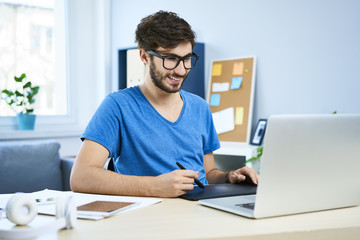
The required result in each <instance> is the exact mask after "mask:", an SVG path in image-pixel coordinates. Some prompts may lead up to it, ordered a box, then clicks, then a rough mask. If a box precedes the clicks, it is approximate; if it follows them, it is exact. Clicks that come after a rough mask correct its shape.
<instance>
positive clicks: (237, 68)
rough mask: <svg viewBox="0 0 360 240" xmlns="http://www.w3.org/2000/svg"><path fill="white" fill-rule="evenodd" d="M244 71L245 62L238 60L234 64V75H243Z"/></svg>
mask: <svg viewBox="0 0 360 240" xmlns="http://www.w3.org/2000/svg"><path fill="white" fill-rule="evenodd" d="M243 72H244V63H243V62H236V63H234V66H233V75H242V74H243Z"/></svg>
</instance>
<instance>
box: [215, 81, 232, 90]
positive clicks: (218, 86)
mask: <svg viewBox="0 0 360 240" xmlns="http://www.w3.org/2000/svg"><path fill="white" fill-rule="evenodd" d="M229 87H230V83H228V82H224V83H213V85H212V92H226V91H229Z"/></svg>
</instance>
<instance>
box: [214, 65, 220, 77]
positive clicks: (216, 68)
mask: <svg viewBox="0 0 360 240" xmlns="http://www.w3.org/2000/svg"><path fill="white" fill-rule="evenodd" d="M221 71H222V64H221V63H215V64H214V65H213V67H212V76H214V77H216V76H221Z"/></svg>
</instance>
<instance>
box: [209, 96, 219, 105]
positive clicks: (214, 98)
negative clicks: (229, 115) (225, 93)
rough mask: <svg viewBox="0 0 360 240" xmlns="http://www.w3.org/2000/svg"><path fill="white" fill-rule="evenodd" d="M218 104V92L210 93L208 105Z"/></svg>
mask: <svg viewBox="0 0 360 240" xmlns="http://www.w3.org/2000/svg"><path fill="white" fill-rule="evenodd" d="M219 105H220V94H211V97H210V106H213V107H217V106H219Z"/></svg>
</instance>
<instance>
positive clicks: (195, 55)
mask: <svg viewBox="0 0 360 240" xmlns="http://www.w3.org/2000/svg"><path fill="white" fill-rule="evenodd" d="M148 53H149V54H150V55H152V56H155V57H158V58H161V59H162V60H163V67H164V68H165V69H167V70H173V69H175V68H177V66H179V63H180V62H183V65H184V68H185V69H187V70H190V69H193V68H194V67H195V65H196V63H197V61H198V59H199V56H198V55H197V54H196V53H194V52H192V53H191V55H186V56H185V57H180V56H177V55H169V56H161V55H160V54H158V53H157V52H155V51H153V50H149V51H148ZM168 57H176V58H178V62H177V63H176V64H175V67H173V68H167V67H165V59H166V58H168ZM188 57H195V58H196V60H195V62H194V65H193V66H192V67H191V68H188V67H186V66H185V62H184V61H185V59H186V58H188Z"/></svg>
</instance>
